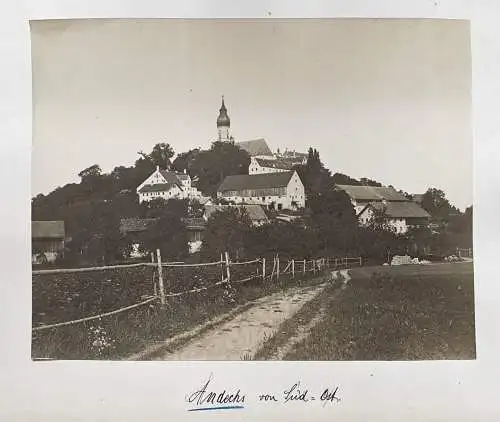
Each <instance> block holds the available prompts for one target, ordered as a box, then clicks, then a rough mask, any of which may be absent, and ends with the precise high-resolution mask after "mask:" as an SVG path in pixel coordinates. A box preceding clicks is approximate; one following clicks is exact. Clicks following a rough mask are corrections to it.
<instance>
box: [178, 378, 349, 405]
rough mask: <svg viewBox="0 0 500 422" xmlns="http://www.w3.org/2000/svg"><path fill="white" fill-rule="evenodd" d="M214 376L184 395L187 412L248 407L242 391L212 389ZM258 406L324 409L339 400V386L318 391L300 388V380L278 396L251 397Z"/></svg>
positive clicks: (260, 394) (263, 393)
mask: <svg viewBox="0 0 500 422" xmlns="http://www.w3.org/2000/svg"><path fill="white" fill-rule="evenodd" d="M212 381H213V375H212V374H211V375H210V377H209V378H208V380H207V381H206V382H205V383H204V384H203V385H202V386H201V387H199V388H198V389H196V390H195V391H194V392H192V393H190V394H188V395H187V396H186V401H187V403H189V404H190V408H188V411H201V410H229V409H244V408H245V406H246V405H247V404H248V399H247V397H248V396H247V394H245V393H244V392H242V391H241V389H235V390H228V389H214V388H213V387H211V383H212ZM254 399H255V401H256V402H257V403H268V404H272V403H278V404H279V403H281V404H288V403H313V402H316V403H320V404H321V405H322V406H323V407H325V406H326V405H332V404H335V403H339V402H340V401H341V398H340V391H339V387H338V386H328V387H326V388H322V389H319V390H318V391H317V392H315V391H313V390H310V389H309V388H306V387H305V386H303V385H302V383H301V382H300V381H297V382H295V383H294V384H293V385H292V386H290V387H287V388H285V389H283V390H282V391H280V392H279V393H273V392H267V391H266V392H262V393H258V394H256V396H255V397H254Z"/></svg>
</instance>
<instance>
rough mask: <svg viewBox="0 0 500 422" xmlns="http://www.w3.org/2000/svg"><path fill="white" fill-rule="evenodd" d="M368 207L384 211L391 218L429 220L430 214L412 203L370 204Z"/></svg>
mask: <svg viewBox="0 0 500 422" xmlns="http://www.w3.org/2000/svg"><path fill="white" fill-rule="evenodd" d="M368 206H370V207H372V208H374V209H375V210H378V211H382V210H384V209H385V214H386V215H387V217H392V218H429V217H430V214H429V213H428V212H427V211H426V210H424V209H423V208H422V207H421V206H420V205H418V204H416V203H415V202H412V201H405V202H387V203H386V204H383V203H381V202H372V203H370V204H369V205H368Z"/></svg>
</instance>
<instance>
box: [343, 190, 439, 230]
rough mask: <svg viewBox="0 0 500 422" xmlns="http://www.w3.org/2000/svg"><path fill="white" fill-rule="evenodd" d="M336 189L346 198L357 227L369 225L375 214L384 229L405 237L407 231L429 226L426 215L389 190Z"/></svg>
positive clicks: (408, 201) (411, 203)
mask: <svg viewBox="0 0 500 422" xmlns="http://www.w3.org/2000/svg"><path fill="white" fill-rule="evenodd" d="M336 189H339V190H342V191H344V192H345V193H346V194H347V195H348V196H349V198H350V200H351V204H352V206H353V207H354V211H355V213H356V216H357V217H358V220H359V224H360V225H361V226H367V225H369V224H370V222H372V221H373V217H374V215H375V214H376V213H377V212H378V213H382V214H383V215H384V216H385V222H386V223H387V225H388V226H389V227H391V228H393V229H394V230H395V232H396V233H398V234H404V233H406V232H407V231H408V229H409V228H410V227H415V226H424V225H428V224H429V219H430V215H429V213H428V212H427V211H425V210H424V209H423V208H422V207H421V206H420V205H418V204H417V203H416V202H414V201H410V200H409V199H407V198H406V197H405V196H404V195H402V194H401V193H399V192H398V191H396V189H394V188H392V187H385V186H381V187H376V186H354V185H337V186H336Z"/></svg>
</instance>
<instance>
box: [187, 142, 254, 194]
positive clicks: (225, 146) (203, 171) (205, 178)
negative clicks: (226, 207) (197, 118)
mask: <svg viewBox="0 0 500 422" xmlns="http://www.w3.org/2000/svg"><path fill="white" fill-rule="evenodd" d="M249 164H250V156H249V155H248V153H247V152H246V151H244V150H242V149H241V148H239V147H237V146H236V145H234V143H231V142H214V143H213V144H212V146H211V148H210V149H209V150H208V151H200V152H199V153H197V154H196V156H195V158H194V159H193V160H192V165H191V168H190V173H191V177H198V179H199V184H198V189H199V190H200V191H202V192H203V193H204V194H205V195H209V196H213V197H214V196H215V194H216V192H217V188H218V187H219V185H220V184H221V183H222V181H223V180H224V178H225V177H226V176H232V175H236V174H247V173H248V166H249Z"/></svg>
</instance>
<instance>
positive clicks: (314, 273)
mask: <svg viewBox="0 0 500 422" xmlns="http://www.w3.org/2000/svg"><path fill="white" fill-rule="evenodd" d="M312 264H313V275H316V260H315V259H313V260H312Z"/></svg>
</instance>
